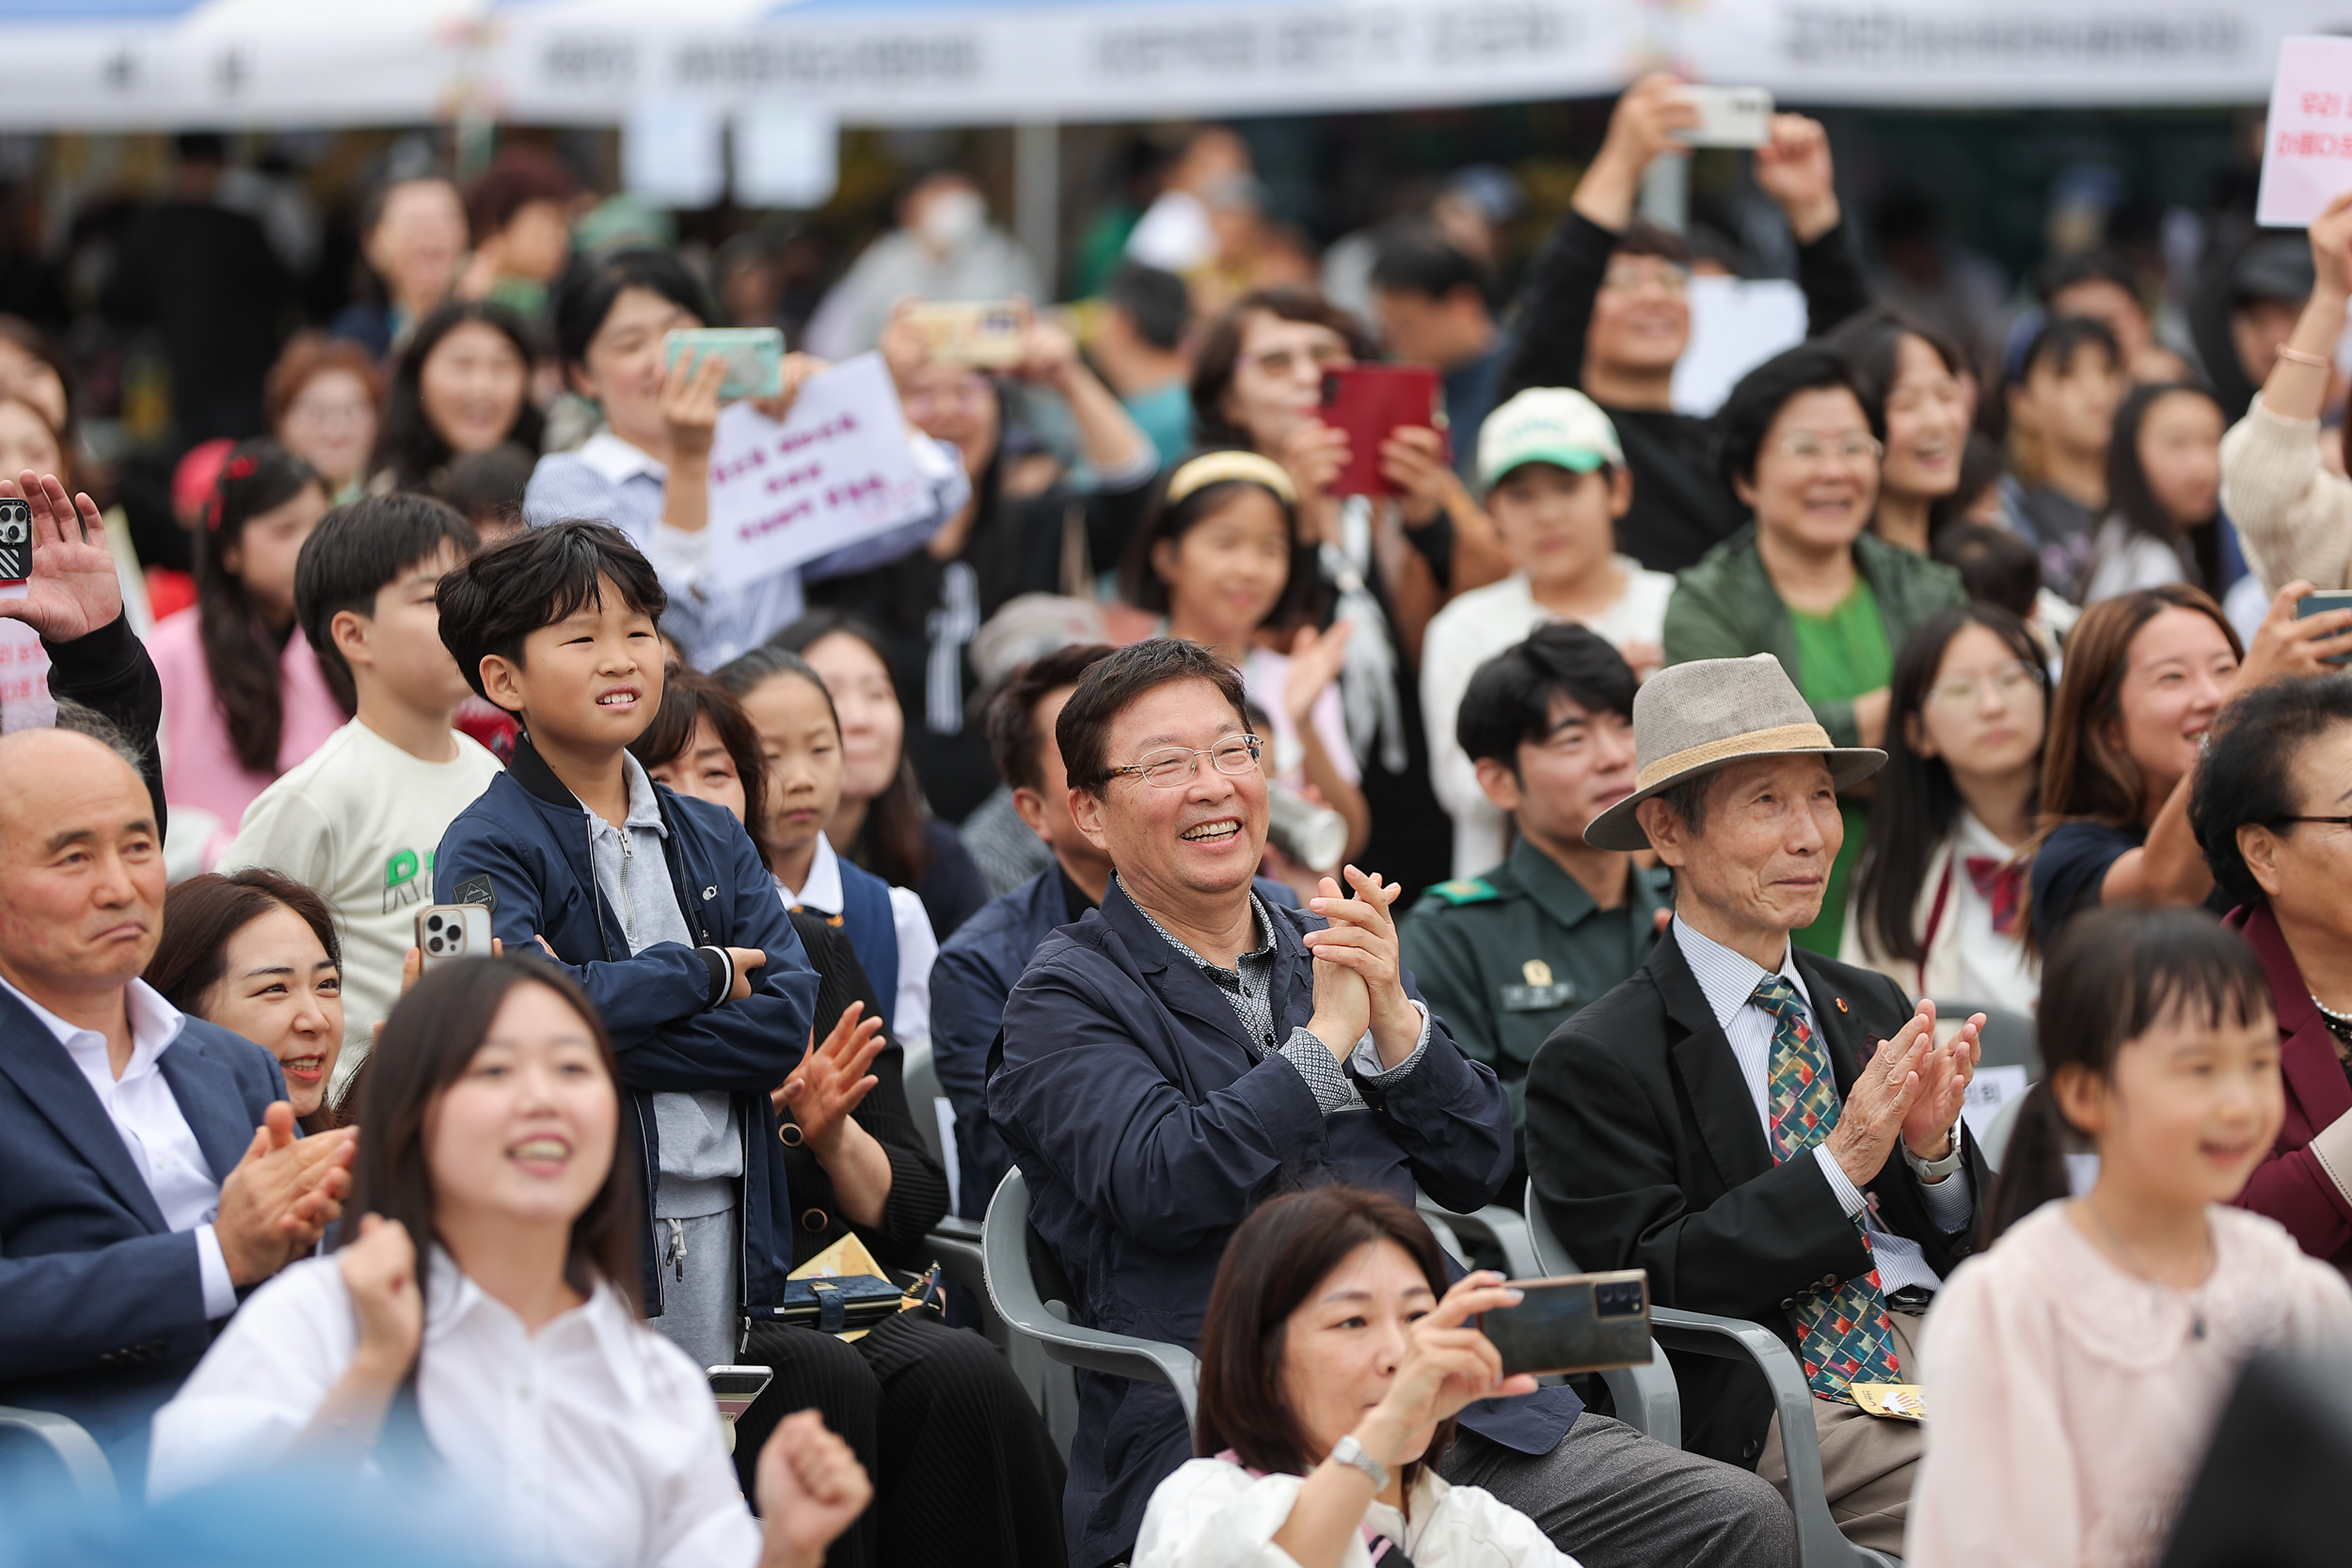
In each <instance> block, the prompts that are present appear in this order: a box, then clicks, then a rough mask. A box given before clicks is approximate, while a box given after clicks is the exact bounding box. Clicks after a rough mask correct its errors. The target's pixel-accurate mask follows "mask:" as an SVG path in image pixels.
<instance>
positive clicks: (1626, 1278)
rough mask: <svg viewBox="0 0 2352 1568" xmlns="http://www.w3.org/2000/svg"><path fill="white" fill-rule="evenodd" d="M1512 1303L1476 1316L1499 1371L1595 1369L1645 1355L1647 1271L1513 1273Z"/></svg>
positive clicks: (1627, 1363) (1633, 1362)
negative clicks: (1498, 1359)
mask: <svg viewBox="0 0 2352 1568" xmlns="http://www.w3.org/2000/svg"><path fill="white" fill-rule="evenodd" d="M1508 1283H1509V1284H1510V1286H1511V1288H1512V1289H1513V1290H1515V1291H1520V1292H1521V1293H1522V1297H1523V1299H1522V1300H1521V1301H1520V1302H1519V1304H1518V1306H1517V1307H1498V1308H1496V1309H1495V1310H1494V1311H1492V1312H1482V1313H1480V1314H1479V1315H1478V1329H1479V1332H1480V1333H1482V1334H1484V1335H1486V1338H1488V1339H1490V1340H1492V1341H1493V1342H1494V1347H1495V1349H1496V1350H1498V1351H1500V1352H1501V1353H1502V1370H1503V1372H1504V1374H1505V1375H1508V1376H1516V1375H1517V1374H1518V1373H1520V1372H1597V1371H1599V1370H1602V1369H1603V1368H1605V1367H1636V1366H1640V1365H1642V1364H1643V1363H1645V1362H1646V1361H1648V1360H1649V1358H1650V1338H1649V1271H1648V1270H1646V1269H1617V1270H1614V1271H1613V1272H1611V1273H1608V1274H1573V1275H1562V1276H1560V1277H1557V1278H1552V1279H1514V1280H1511V1281H1509V1282H1508Z"/></svg>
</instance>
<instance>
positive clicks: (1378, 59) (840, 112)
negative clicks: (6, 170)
mask: <svg viewBox="0 0 2352 1568" xmlns="http://www.w3.org/2000/svg"><path fill="white" fill-rule="evenodd" d="M2340 19H2341V18H2340V5H2339V0H2235V3H2233V0H1677V4H1674V5H1665V4H1637V3H1636V0H0V59H5V60H6V62H7V65H8V71H7V76H6V82H7V87H6V90H5V91H0V126H7V127H14V128H19V129H67V128H97V127H137V126H148V127H170V126H190V125H218V126H224V127H227V126H246V125H252V126H262V125H323V124H367V123H403V122H417V121H424V120H433V119H444V118H448V117H451V116H453V115H455V114H458V113H461V112H467V111H471V112H475V113H482V114H489V115H496V116H501V117H504V118H511V119H530V120H555V121H571V122H584V123H610V122H616V121H618V120H620V119H622V118H624V117H625V116H626V115H627V114H628V111H629V109H630V107H631V105H632V104H635V103H644V102H646V101H648V100H659V99H693V100H699V101H703V102H706V103H709V104H710V105H711V106H712V107H724V108H734V107H739V106H741V105H743V104H746V103H755V102H758V103H776V102H779V101H780V102H784V103H790V104H792V105H793V106H795V107H799V108H805V109H807V110H809V111H811V112H813V113H818V114H829V115H832V116H834V117H837V118H839V119H843V120H846V121H849V122H851V123H864V124H902V123H922V122H943V121H944V122H967V123H969V122H988V121H1004V120H1068V119H1151V118H1160V117H1172V116H1184V115H1197V114H1237V113H1253V112H1254V113H1282V112H1295V111H1302V110H1317V109H1379V108H1396V107H1407V106H1413V105H1420V104H1429V103H1477V102H1496V101H1505V100H1515V99H1538V98H1557V97H1564V96H1570V95H1576V94H1584V93H1594V92H1604V91H1608V90H1610V89H1611V88H1613V87H1615V86H1616V85H1617V84H1619V83H1621V82H1623V81H1624V80H1626V79H1627V78H1628V77H1629V75H1630V74H1632V72H1633V71H1635V70H1636V69H1637V68H1639V67H1640V66H1642V65H1643V64H1645V63H1646V62H1649V61H1657V60H1664V61H1668V62H1671V63H1674V64H1676V65H1677V66H1679V67H1680V68H1681V69H1684V70H1685V71H1689V72H1691V73H1692V74H1694V75H1697V76H1700V77H1703V78H1706V79H1708V80H1712V81H1717V82H1724V83H1738V84H1742V85H1748V84H1754V85H1761V86H1764V87H1771V88H1772V89H1773V90H1774V92H1776V93H1777V94H1778V95H1779V96H1780V97H1781V98H1783V99H1784V100H1787V101H1789V102H1799V103H1878V104H1901V105H1913V104H1916V105H1936V104H1986V103H1998V104H2027V103H2258V102H2261V101H2262V100H2263V99H2264V98H2265V95H2266V92H2267V87H2268V84H2269V78H2270V73H2271V70H2272V66H2273V63H2274V62H2275V60H2276V59H2277V55H2278V42H2279V40H2280V38H2281V37H2283V36H2285V35H2287V34H2289V33H2294V32H2301V31H2312V32H2316V31H2320V30H2322V29H2323V28H2325V27H2327V26H2328V25H2330V24H2336V23H2338V22H2339V21H2340Z"/></svg>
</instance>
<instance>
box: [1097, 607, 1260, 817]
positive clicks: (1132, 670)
mask: <svg viewBox="0 0 2352 1568" xmlns="http://www.w3.org/2000/svg"><path fill="white" fill-rule="evenodd" d="M1177 681H1207V682H1208V683H1209V684H1210V685H1211V686H1214V687H1216V689H1217V693H1218V695H1220V696H1222V697H1223V698H1224V699H1225V700H1226V701H1227V702H1229V703H1231V704H1232V705H1233V717H1234V718H1235V719H1238V720H1239V721H1241V722H1242V724H1243V725H1244V726H1245V727H1247V726H1248V723H1249V709H1248V702H1247V700H1246V699H1245V698H1244V697H1243V695H1242V687H1241V672H1240V671H1238V670H1236V669H1234V668H1233V667H1232V665H1230V664H1228V663H1226V662H1225V661H1224V660H1223V659H1221V658H1219V657H1216V655H1215V654H1213V653H1211V652H1210V651H1209V650H1208V649H1206V648H1204V647H1202V646H1201V645H1200V643H1198V642H1187V641H1184V640H1183V639H1181V638H1175V637H1153V638H1148V639H1146V640H1145V641H1141V642H1134V643H1130V644H1129V645H1127V646H1126V647H1124V648H1121V649H1120V650H1119V651H1118V652H1117V653H1114V654H1111V655H1110V656H1108V657H1105V658H1104V659H1102V660H1100V661H1099V662H1097V663H1096V664H1094V665H1093V666H1092V667H1091V668H1089V670H1088V671H1087V673H1086V674H1085V675H1084V676H1083V677H1081V678H1080V680H1079V682H1078V689H1077V690H1075V691H1073V692H1072V693H1071V694H1070V701H1069V702H1067V703H1064V704H1063V705H1062V710H1061V717H1060V718H1059V719H1057V720H1056V721H1055V722H1054V741H1055V743H1056V744H1057V745H1058V746H1059V747H1061V765H1062V770H1063V771H1064V772H1066V773H1068V774H1069V775H1070V782H1071V784H1073V785H1075V786H1076V787H1078V788H1080V789H1083V790H1085V791H1086V792H1087V793H1088V794H1089V795H1094V796H1100V795H1101V794H1102V793H1103V788H1104V785H1105V784H1109V783H1110V780H1111V770H1110V762H1109V759H1108V757H1107V756H1106V755H1105V754H1104V745H1105V742H1107V741H1108V740H1109V738H1110V732H1111V724H1112V722H1113V721H1115V720H1117V719H1118V717H1119V716H1120V714H1121V713H1124V712H1125V711H1126V710H1127V709H1128V708H1129V707H1130V706H1132V705H1134V704H1135V703H1136V701H1137V700H1138V699H1140V698H1141V697H1142V696H1143V695H1144V694H1145V693H1146V692H1149V691H1152V690H1155V689H1158V688H1160V687H1163V686H1168V685H1172V684H1173V683H1175V682H1177Z"/></svg>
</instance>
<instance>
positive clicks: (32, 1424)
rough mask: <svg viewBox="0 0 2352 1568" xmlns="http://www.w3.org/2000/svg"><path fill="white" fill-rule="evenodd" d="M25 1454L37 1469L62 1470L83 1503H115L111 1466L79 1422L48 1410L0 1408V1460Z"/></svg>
mask: <svg viewBox="0 0 2352 1568" xmlns="http://www.w3.org/2000/svg"><path fill="white" fill-rule="evenodd" d="M25 1452H30V1453H32V1454H33V1455H34V1456H35V1465H37V1466H40V1467H42V1468H46V1467H47V1466H48V1465H55V1466H56V1468H57V1469H59V1470H62V1471H63V1472H64V1473H65V1480H66V1481H67V1482H68V1483H70V1484H71V1485H72V1488H73V1490H74V1491H75V1492H76V1493H77V1494H79V1495H80V1497H81V1498H82V1500H83V1501H84V1502H93V1503H97V1502H105V1503H110V1502H113V1501H115V1499H116V1497H117V1496H118V1493H117V1491H116V1488H115V1472H114V1466H113V1465H109V1464H107V1463H106V1454H105V1450H103V1449H101V1448H99V1446H98V1439H96V1438H95V1437H92V1436H91V1435H90V1434H89V1433H88V1432H87V1430H85V1429H84V1427H83V1426H82V1423H81V1422H79V1421H76V1420H74V1419H73V1418H71V1417H68V1416H59V1415H56V1414H55V1413H53V1412H51V1411H47V1410H22V1409H19V1408H17V1407H16V1406H14V1405H7V1404H0V1460H12V1459H13V1458H14V1457H15V1456H16V1455H18V1454H20V1453H25ZM11 1467H13V1466H11Z"/></svg>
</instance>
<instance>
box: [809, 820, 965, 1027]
mask: <svg viewBox="0 0 2352 1568" xmlns="http://www.w3.org/2000/svg"><path fill="white" fill-rule="evenodd" d="M776 891H777V892H778V893H780V894H782V895H784V907H785V908H786V909H787V910H788V909H790V908H791V907H792V906H793V905H795V904H798V905H799V906H800V907H801V908H803V909H804V910H815V911H817V912H818V914H839V913H840V912H841V903H842V898H841V859H840V857H839V856H838V855H836V854H834V847H833V844H832V841H830V840H829V839H827V838H826V837H825V835H824V834H822V833H818V835H817V858H816V859H815V860H812V861H810V862H809V863H808V883H807V885H806V886H804V887H803V888H802V889H801V890H800V891H799V892H798V893H795V892H793V891H792V890H791V889H790V888H788V887H786V886H785V885H784V884H783V883H782V882H778V883H777V884H776ZM890 926H891V929H892V930H893V931H895V932H896V933H897V934H898V995H897V996H896V997H895V998H893V999H892V1003H891V1013H890V1017H889V1018H888V1019H887V1020H885V1021H884V1022H886V1023H887V1024H888V1026H889V1029H890V1037H891V1038H892V1039H895V1040H897V1041H898V1043H899V1044H900V1045H902V1046H912V1045H914V1042H915V1041H917V1040H928V1039H930V1037H931V964H932V962H933V961H934V960H936V959H937V958H938V957H939V938H938V937H936V936H934V935H932V934H931V917H930V914H929V913H928V912H926V911H925V910H924V908H923V900H922V899H921V898H920V897H919V896H917V895H915V893H914V891H913V890H912V889H909V888H902V887H894V888H892V889H891V890H890ZM868 978H871V976H868Z"/></svg>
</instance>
